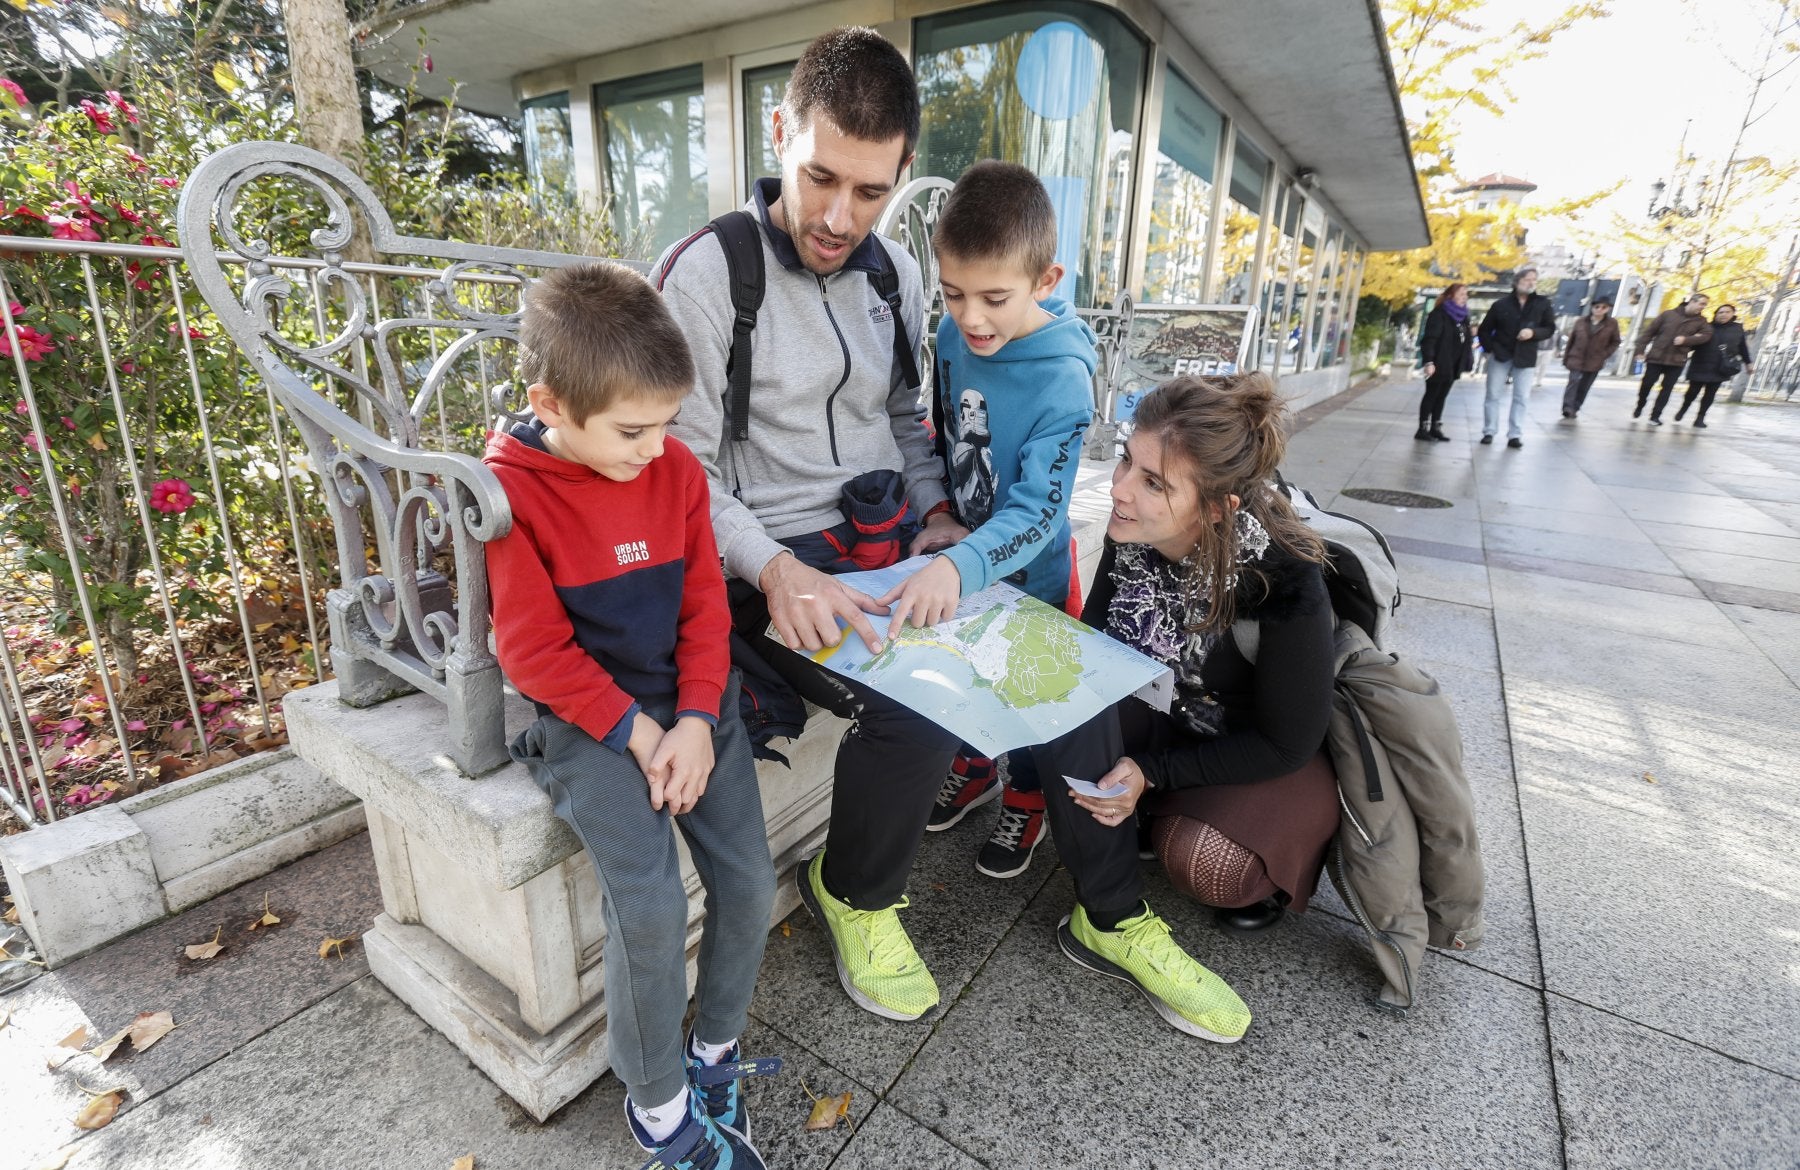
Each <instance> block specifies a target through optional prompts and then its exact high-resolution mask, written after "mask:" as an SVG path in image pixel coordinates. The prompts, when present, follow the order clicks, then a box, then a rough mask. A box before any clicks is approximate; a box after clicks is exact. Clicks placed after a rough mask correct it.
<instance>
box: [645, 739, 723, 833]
mask: <svg viewBox="0 0 1800 1170" xmlns="http://www.w3.org/2000/svg"><path fill="white" fill-rule="evenodd" d="M650 763H651V767H652V768H654V769H656V770H657V771H658V772H660V773H662V774H663V775H664V776H665V779H664V781H663V784H662V799H663V800H665V801H667V802H668V805H669V812H670V813H671V814H673V815H675V816H680V815H681V814H683V813H685V812H691V811H692V810H693V807H694V805H696V804H698V803H699V802H700V797H701V795H702V794H704V793H705V792H706V780H707V777H709V776H711V775H712V769H713V744H712V726H711V725H710V724H708V723H707V722H706V720H704V719H702V718H700V717H699V716H697V715H683V716H682V717H681V718H680V719H677V720H676V721H675V726H674V727H671V728H670V729H669V730H668V731H667V732H666V733H665V734H664V735H663V737H662V742H661V743H659V744H657V745H656V754H655V755H654V756H653V757H652V758H651V761H650ZM651 803H652V806H653V807H654V805H655V801H654V800H653V801H652V802H651Z"/></svg>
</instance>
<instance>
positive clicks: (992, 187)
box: [931, 159, 1056, 281]
mask: <svg viewBox="0 0 1800 1170" xmlns="http://www.w3.org/2000/svg"><path fill="white" fill-rule="evenodd" d="M931 246H932V247H934V248H936V249H937V250H938V251H939V252H942V253H945V254H947V255H950V256H954V257H956V258H957V259H958V260H994V261H1007V262H1011V263H1014V264H1017V265H1018V267H1019V269H1020V270H1021V271H1023V272H1024V273H1025V274H1026V275H1027V276H1029V277H1031V279H1032V280H1033V281H1036V280H1037V279H1038V278H1039V277H1040V276H1042V275H1044V273H1045V271H1046V270H1047V269H1049V267H1050V265H1052V264H1054V263H1055V262H1056V208H1054V207H1052V206H1051V205H1050V193H1049V192H1048V191H1046V190H1044V184H1043V183H1041V182H1039V181H1038V177H1037V176H1036V175H1034V174H1032V173H1031V172H1030V171H1028V170H1026V169H1025V168H1024V167H1022V166H1020V165H1018V164H1017V163H1009V162H999V161H996V160H994V159H987V160H984V161H982V162H978V163H976V164H975V165H974V166H972V167H970V168H969V169H968V170H966V171H964V172H963V174H962V178H960V179H958V180H957V181H956V189H955V190H954V191H952V192H950V198H949V199H948V200H946V201H945V202H944V207H943V210H942V211H940V212H938V221H937V227H936V228H934V229H933V230H932V233H931Z"/></svg>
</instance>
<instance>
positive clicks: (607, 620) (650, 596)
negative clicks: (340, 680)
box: [485, 264, 781, 1170]
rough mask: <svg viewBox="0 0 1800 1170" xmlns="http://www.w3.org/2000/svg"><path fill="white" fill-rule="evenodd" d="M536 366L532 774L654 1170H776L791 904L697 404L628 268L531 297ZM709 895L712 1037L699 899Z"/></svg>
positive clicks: (519, 487) (525, 630)
mask: <svg viewBox="0 0 1800 1170" xmlns="http://www.w3.org/2000/svg"><path fill="white" fill-rule="evenodd" d="M519 366H520V372H521V374H522V376H523V378H524V380H525V381H526V382H527V383H529V389H528V390H527V395H528V397H529V400H530V403H531V412H532V414H533V415H535V416H536V419H535V421H533V422H529V423H518V424H514V425H512V426H510V427H507V428H504V429H502V430H500V431H497V432H496V433H495V434H494V435H493V436H492V437H491V438H490V439H489V441H488V446H487V456H486V460H485V461H486V463H487V464H488V466H490V467H492V468H493V469H494V472H495V474H496V475H498V476H499V478H500V483H501V485H502V486H503V487H504V488H505V489H506V495H507V499H508V500H509V501H510V503H511V505H512V513H513V524H512V531H510V532H509V533H508V534H507V535H506V536H504V537H502V538H500V539H499V540H496V541H493V542H491V543H489V545H488V546H487V563H488V582H489V587H490V589H491V590H492V594H493V606H494V639H495V643H496V647H497V650H498V653H499V657H500V665H501V667H502V668H503V669H504V670H505V671H506V674H507V677H508V678H509V679H510V680H511V681H512V682H513V684H514V685H515V686H517V687H518V689H519V692H520V693H521V694H523V695H525V696H526V697H528V698H530V699H531V700H532V701H533V702H534V703H535V704H536V705H537V711H538V720H537V722H536V723H534V724H532V726H531V727H530V728H529V729H528V730H527V731H525V733H524V734H522V735H521V736H519V738H518V739H517V740H516V741H514V743H513V745H512V756H513V758H514V759H515V760H518V761H520V762H521V763H523V764H525V765H526V767H527V768H528V769H529V770H530V772H531V776H532V779H533V780H535V781H536V782H537V784H538V786H539V787H540V788H542V789H543V790H544V791H545V793H546V794H548V795H549V797H550V799H551V801H552V802H553V804H554V806H555V809H556V815H557V816H559V817H561V818H562V819H563V820H564V821H567V822H568V824H569V826H570V827H571V828H573V829H574V830H575V833H576V835H577V836H578V837H580V838H581V843H582V845H583V846H585V847H586V849H587V852H588V855H589V856H590V857H591V858H592V859H593V862H594V870H595V872H596V873H597V874H598V875H599V879H600V889H601V892H602V894H603V899H602V913H603V914H604V916H605V922H606V944H605V952H604V955H603V962H604V964H605V971H606V1008H607V1040H608V1043H609V1045H610V1047H611V1055H612V1067H613V1071H614V1072H615V1073H616V1074H617V1075H618V1077H619V1079H620V1080H622V1081H624V1082H625V1085H626V1088H627V1090H628V1096H627V1098H626V1102H625V1105H626V1109H625V1113H626V1120H627V1122H628V1124H629V1125H630V1127H631V1132H632V1135H633V1136H634V1137H635V1138H636V1139H637V1140H638V1143H639V1144H640V1145H642V1146H643V1147H644V1148H645V1149H646V1150H649V1151H652V1153H653V1155H654V1156H653V1157H652V1158H651V1159H650V1162H649V1163H648V1165H649V1166H659V1167H684V1168H691V1170H699V1168H701V1167H706V1168H709V1170H761V1167H762V1166H763V1162H762V1159H761V1158H760V1157H759V1156H758V1155H757V1153H756V1150H755V1148H754V1147H753V1146H752V1145H751V1144H750V1137H749V1134H750V1121H749V1117H748V1115H747V1114H746V1113H745V1110H744V1101H743V1096H742V1093H741V1091H740V1089H739V1085H738V1082H739V1080H740V1079H741V1078H743V1077H745V1076H751V1075H760V1074H763V1073H771V1072H774V1071H776V1070H777V1069H778V1068H780V1064H781V1062H780V1061H779V1060H774V1059H763V1060H749V1061H746V1060H743V1059H742V1058H741V1056H740V1054H739V1051H738V1036H739V1035H740V1034H741V1033H742V1031H743V1028H744V1024H745V1020H746V1013H747V1012H748V1009H749V1006H750V996H751V993H752V991H753V990H754V989H755V986H756V973H757V969H758V968H759V967H760V966H761V965H762V953H763V943H764V940H765V939H766V938H767V935H768V929H769V914H770V910H771V908H772V906H773V903H774V899H775V872H774V867H773V866H772V864H771V863H770V860H769V846H768V835H767V833H766V832H765V830H764V828H763V811H762V797H761V794H760V792H759V791H758V789H757V784H756V770H755V765H754V762H753V761H752V759H751V755H750V743H749V739H748V737H747V736H746V735H745V732H744V725H743V721H742V720H740V719H739V718H738V715H737V709H738V697H737V690H738V679H737V675H736V673H735V672H734V671H732V670H731V664H730V657H729V650H728V646H727V636H728V632H729V629H730V623H731V618H730V614H729V612H728V611H727V608H726V602H725V580H724V577H723V575H722V573H721V571H720V569H719V554H718V551H717V549H716V547H715V546H714V543H713V528H712V520H711V501H710V495H709V493H708V490H707V485H706V473H705V472H704V471H703V470H702V469H701V467H700V464H699V462H698V461H697V460H696V459H695V458H694V456H693V455H692V454H691V453H689V451H688V449H687V448H686V447H685V446H683V445H682V444H681V443H680V442H679V441H678V440H676V439H672V438H669V437H667V435H666V434H665V430H666V428H667V426H668V424H669V420H670V419H672V418H673V417H674V416H675V412H676V410H677V409H678V408H679V406H680V404H681V399H682V398H683V396H684V395H686V394H687V392H688V389H689V388H690V387H691V386H692V385H693V383H694V370H693V362H692V359H691V358H690V357H689V356H688V349H687V344H686V342H685V341H684V340H683V338H682V334H681V331H680V330H679V329H677V328H676V327H675V324H674V322H673V321H672V320H671V319H670V317H669V315H668V312H667V311H666V310H665V309H664V308H663V303H662V298H661V297H659V296H658V295H657V294H656V291H655V290H654V289H652V288H651V287H650V285H649V284H647V283H646V282H645V281H644V280H643V279H642V278H641V277H639V276H637V275H636V274H635V273H633V272H631V271H630V270H628V269H626V268H623V267H621V266H619V265H612V264H591V265H583V266H580V267H575V268H564V269H560V270H558V271H556V272H553V273H551V274H550V275H548V276H545V277H544V278H543V279H541V280H539V281H538V282H537V283H535V284H534V285H532V286H531V289H530V291H529V292H528V294H527V298H526V306H525V315H524V319H523V322H522V324H521V326H520V330H519ZM677 829H679V830H680V832H681V834H682V836H683V837H685V838H686V839H687V843H688V851H689V853H690V855H691V856H692V857H693V859H694V868H695V869H696V870H697V871H698V872H699V874H700V879H701V881H702V883H703V884H704V885H705V887H706V928H705V933H704V935H703V936H702V939H701V943H700V962H699V967H700V978H699V985H698V988H697V990H696V992H695V1001H696V1007H697V1011H696V1014H695V1017H694V1025H693V1030H692V1031H691V1032H690V1033H689V1034H688V1036H687V1038H686V1042H685V1043H684V1042H683V1039H682V1032H681V1021H682V1016H683V1014H684V1013H685V1010H686V1007H687V977H686V959H687V920H688V900H687V893H686V891H685V890H684V889H683V886H682V880H681V859H680V856H679V854H678V853H677V852H676V848H675V833H674V830H677Z"/></svg>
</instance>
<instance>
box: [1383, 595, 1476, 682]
mask: <svg viewBox="0 0 1800 1170" xmlns="http://www.w3.org/2000/svg"><path fill="white" fill-rule="evenodd" d="M1388 642H1389V644H1390V645H1391V646H1392V647H1393V648H1394V649H1396V650H1399V651H1401V652H1402V653H1405V654H1409V655H1412V656H1413V657H1415V658H1429V659H1432V660H1434V661H1437V662H1454V663H1456V664H1458V665H1461V666H1473V667H1475V668H1477V669H1479V670H1487V671H1495V670H1498V669H1499V668H1500V659H1499V656H1498V653H1497V652H1496V651H1495V649H1494V619H1493V614H1492V613H1491V612H1489V611H1488V610H1487V609H1484V608H1482V607H1480V606H1476V605H1458V604H1456V603H1454V602H1449V601H1437V600H1434V599H1432V598H1429V597H1415V598H1412V599H1411V600H1410V601H1403V602H1401V604H1400V608H1399V609H1396V610H1395V611H1394V620H1393V626H1392V628H1391V629H1390V631H1389V635H1388Z"/></svg>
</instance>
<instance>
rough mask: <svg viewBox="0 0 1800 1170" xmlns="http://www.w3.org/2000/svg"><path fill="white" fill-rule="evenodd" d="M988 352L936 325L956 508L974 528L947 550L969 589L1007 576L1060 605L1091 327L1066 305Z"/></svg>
mask: <svg viewBox="0 0 1800 1170" xmlns="http://www.w3.org/2000/svg"><path fill="white" fill-rule="evenodd" d="M1043 307H1044V310H1045V311H1046V312H1048V313H1049V314H1050V315H1051V317H1052V318H1053V319H1052V320H1050V321H1046V322H1045V323H1044V324H1042V325H1040V326H1038V327H1037V328H1036V329H1034V330H1033V331H1032V332H1030V333H1027V334H1026V335H1025V336H1023V337H1018V338H1014V339H1013V340H1011V341H1008V342H1007V343H1006V344H1005V345H1003V346H1001V347H1000V350H999V352H997V353H995V354H993V355H992V356H990V357H982V356H980V355H979V354H976V353H973V352H971V351H970V350H969V347H968V345H967V343H966V342H964V341H963V336H962V330H960V329H958V328H957V326H956V321H955V320H954V319H953V318H952V317H951V316H950V315H949V314H948V313H946V314H944V318H943V320H942V321H940V322H939V323H938V335H937V377H936V379H935V381H936V392H937V394H938V402H939V410H940V415H939V417H941V418H942V419H943V422H944V451H945V462H946V464H947V465H948V469H949V483H950V499H951V506H952V508H953V509H954V511H955V513H956V518H957V519H958V520H960V521H961V522H962V524H963V526H964V527H965V528H968V529H970V530H971V533H972V534H971V535H970V536H969V537H968V539H966V540H964V541H963V542H962V543H960V544H958V545H956V546H954V547H953V548H950V549H948V550H947V551H946V552H945V553H944V555H945V556H947V557H949V558H950V560H951V562H952V563H953V564H955V566H956V569H957V572H958V573H960V574H961V575H962V593H963V596H964V597H967V596H968V595H969V594H971V593H974V592H976V591H977V590H980V589H985V588H987V587H988V586H989V585H992V584H993V583H994V582H996V581H1001V580H1005V581H1008V582H1010V583H1011V584H1013V585H1017V586H1018V587H1019V588H1021V589H1023V590H1024V591H1025V592H1027V593H1029V594H1031V595H1032V596H1033V597H1036V598H1038V599H1039V600H1040V601H1046V602H1049V603H1050V604H1051V605H1056V606H1060V605H1062V603H1063V601H1064V600H1065V599H1066V598H1067V596H1068V592H1069V498H1070V497H1071V496H1072V495H1073V494H1074V491H1075V473H1076V471H1077V469H1078V467H1079V465H1080V462H1081V436H1082V433H1083V432H1085V431H1086V430H1087V426H1088V423H1089V421H1091V419H1092V418H1093V410H1094V391H1093V375H1094V367H1095V366H1096V365H1097V364H1098V363H1099V359H1098V357H1097V356H1096V355H1095V353H1094V331H1093V330H1092V329H1089V328H1088V326H1087V322H1085V321H1083V320H1082V319H1081V318H1080V317H1078V316H1076V314H1075V310H1074V309H1073V308H1072V307H1071V306H1070V305H1069V302H1067V301H1065V300H1063V299H1061V298H1060V297H1051V298H1050V299H1048V300H1046V301H1044V302H1043Z"/></svg>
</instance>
